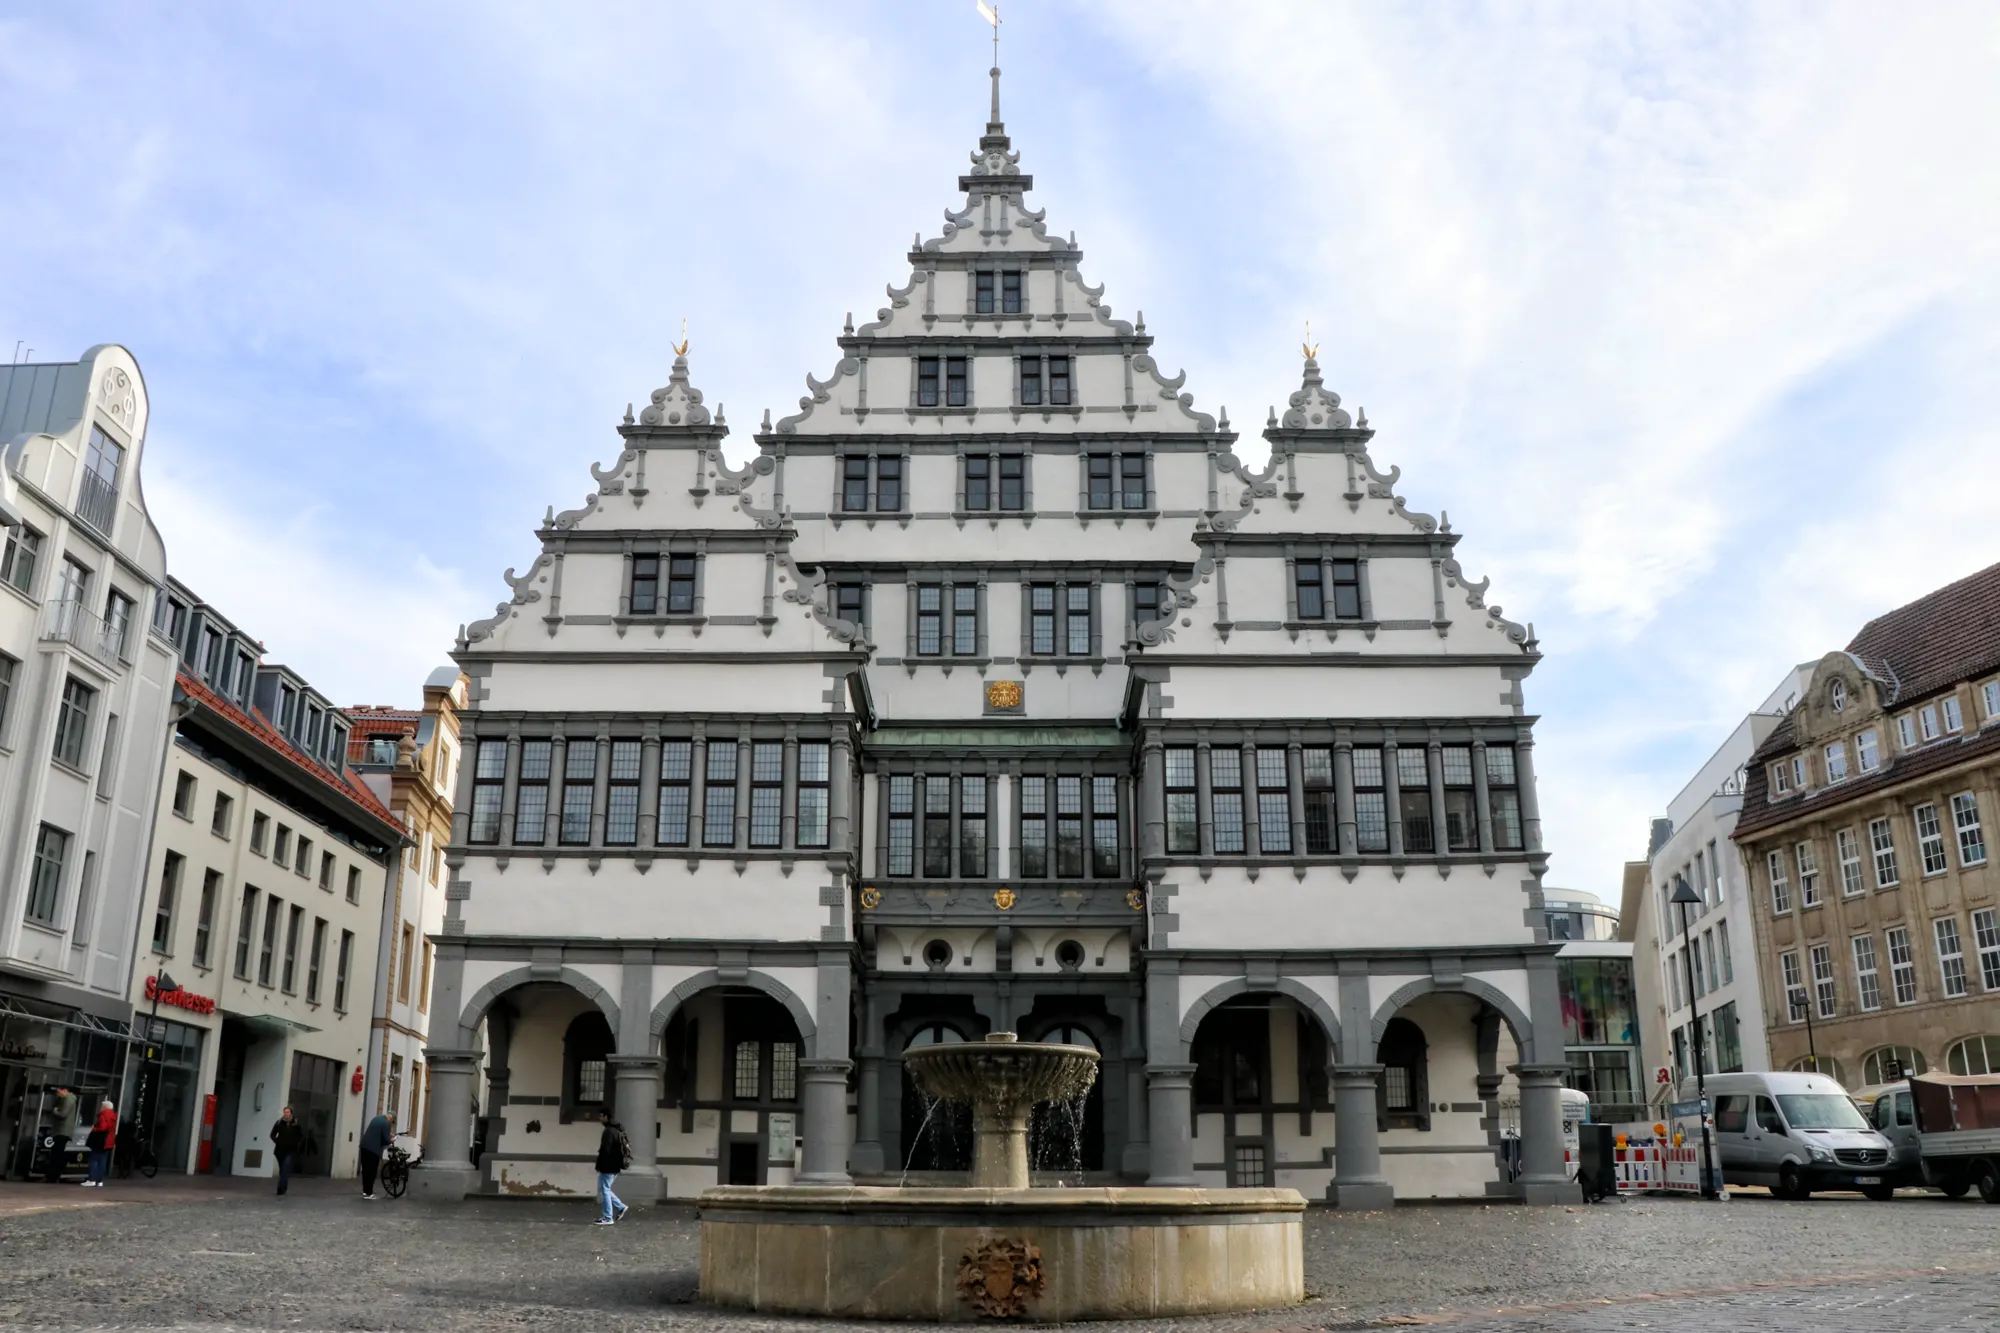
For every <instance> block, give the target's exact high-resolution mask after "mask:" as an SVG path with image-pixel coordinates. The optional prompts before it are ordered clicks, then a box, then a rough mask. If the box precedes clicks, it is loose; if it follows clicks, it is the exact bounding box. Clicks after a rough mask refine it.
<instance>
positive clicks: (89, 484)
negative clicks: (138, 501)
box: [76, 426, 125, 533]
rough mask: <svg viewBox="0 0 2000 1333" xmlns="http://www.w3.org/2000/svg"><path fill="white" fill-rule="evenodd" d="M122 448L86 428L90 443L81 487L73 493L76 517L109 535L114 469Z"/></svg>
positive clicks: (115, 486) (113, 514)
mask: <svg viewBox="0 0 2000 1333" xmlns="http://www.w3.org/2000/svg"><path fill="white" fill-rule="evenodd" d="M124 457H125V446H123V445H121V444H119V443H118V442H117V441H115V440H113V439H112V438H111V437H110V436H109V435H106V434H105V433H104V432H103V431H102V430H100V429H98V428H97V427H96V426H92V427H91V428H90V443H89V444H88V445H87V446H85V448H84V454H83V478H82V484H81V485H79V486H78V488H77V492H76V513H77V517H78V518H81V519H82V520H83V521H84V522H86V523H88V524H90V526H91V527H93V528H96V529H97V530H98V531H99V532H103V533H109V532H110V531H111V525H112V522H113V520H114V518H115V517H116V515H117V512H118V465H119V463H120V462H121V461H122V460H123V459H124Z"/></svg>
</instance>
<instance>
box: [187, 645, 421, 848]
mask: <svg viewBox="0 0 2000 1333" xmlns="http://www.w3.org/2000/svg"><path fill="white" fill-rule="evenodd" d="M175 685H176V687H177V689H178V691H179V692H180V693H181V694H183V695H185V696H186V697H187V698H189V699H191V700H193V701H194V702H196V703H197V704H199V705H200V706H201V707H202V708H204V709H206V710H207V711H208V712H209V713H210V714H212V715H213V716H215V717H216V718H218V719H220V720H221V721H223V722H225V723H227V724H229V725H231V726H233V727H235V728H236V729H237V730H238V731H240V732H242V733H244V734H245V735H246V736H248V737H249V738H250V739H253V740H255V741H257V742H258V743H259V744H261V745H263V746H264V748H266V749H268V750H270V751H271V752H272V753H273V754H275V755H277V756H279V757H280V758H281V759H283V760H285V761H286V762H288V763H289V764H291V765H293V766H294V767H296V768H298V769H301V770H303V771H304V772H305V773H306V774H308V775H310V776H311V777H312V778H313V779H314V780H315V781H316V782H317V783H318V784H319V785H320V786H321V787H323V788H325V790H326V793H327V794H328V795H329V796H332V797H334V798H344V799H345V800H347V801H349V802H352V803H353V804H354V805H357V806H359V807H361V809H360V811H359V813H361V814H363V815H365V816H368V817H370V818H374V819H378V820H380V821H382V823H384V824H386V825H388V826H389V828H390V829H391V830H394V831H395V833H396V835H397V836H400V833H401V825H400V823H399V822H398V821H397V819H396V817H395V816H394V815H393V814H391V813H389V807H388V806H386V805H384V804H382V802H381V800H380V799H379V798H378V797H377V796H376V795H375V793H374V792H372V791H370V790H369V789H368V787H367V785H366V784H365V783H363V782H362V781H361V780H360V779H359V778H358V777H356V776H355V775H354V773H353V772H352V771H351V770H349V769H347V768H346V767H344V766H343V767H342V768H341V769H340V771H339V773H338V774H336V773H335V772H334V770H332V769H330V768H328V767H327V766H326V765H325V764H322V763H320V762H318V761H317V760H315V759H313V758H311V757H310V756H309V755H307V754H306V752H305V751H303V750H301V749H299V748H298V747H297V746H295V745H293V744H292V743H291V742H290V741H289V740H287V739H285V735H284V733H283V732H281V731H279V730H278V729H277V728H276V727H274V726H272V725H271V723H270V722H269V721H268V720H266V718H265V717H264V715H263V714H262V713H260V712H257V711H256V710H255V709H250V710H248V711H246V710H244V709H242V708H240V707H238V706H237V705H236V704H234V703H232V702H231V701H230V700H228V699H225V698H223V697H222V696H221V695H220V694H217V693H216V692H215V691H214V690H211V689H210V688H209V687H208V686H207V685H205V684H203V683H202V682H201V680H200V679H199V678H197V677H195V676H191V675H189V674H188V673H187V672H185V671H182V672H179V673H178V674H177V675H176V677H175Z"/></svg>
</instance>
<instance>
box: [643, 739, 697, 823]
mask: <svg viewBox="0 0 2000 1333" xmlns="http://www.w3.org/2000/svg"><path fill="white" fill-rule="evenodd" d="M693 795H694V742H692V741H662V742H661V743H660V805H659V814H658V822H657V824H656V825H655V826H654V830H653V840H654V841H655V842H657V843H658V844H659V845H660V846H662V847H685V846H687V842H688V811H689V801H690V800H691V798H692V797H693Z"/></svg>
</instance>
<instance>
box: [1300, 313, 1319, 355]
mask: <svg viewBox="0 0 2000 1333" xmlns="http://www.w3.org/2000/svg"><path fill="white" fill-rule="evenodd" d="M1300 345H1301V346H1302V347H1303V348H1304V349H1305V354H1306V360H1308V361H1317V360H1319V344H1318V343H1316V342H1314V341H1313V322H1312V321H1311V320H1307V321H1306V340H1305V342H1304V343H1302V344H1300Z"/></svg>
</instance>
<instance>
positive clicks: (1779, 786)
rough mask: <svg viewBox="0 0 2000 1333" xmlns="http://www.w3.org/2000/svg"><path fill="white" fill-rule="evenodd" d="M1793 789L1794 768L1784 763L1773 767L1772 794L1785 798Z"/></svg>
mask: <svg viewBox="0 0 2000 1333" xmlns="http://www.w3.org/2000/svg"><path fill="white" fill-rule="evenodd" d="M1791 789H1792V766H1791V765H1790V764H1788V763H1784V762H1782V761H1780V762H1778V763H1775V764H1773V765H1771V794H1772V795H1773V796H1783V795H1784V794H1785V793H1786V792H1788V791H1790V790H1791Z"/></svg>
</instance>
